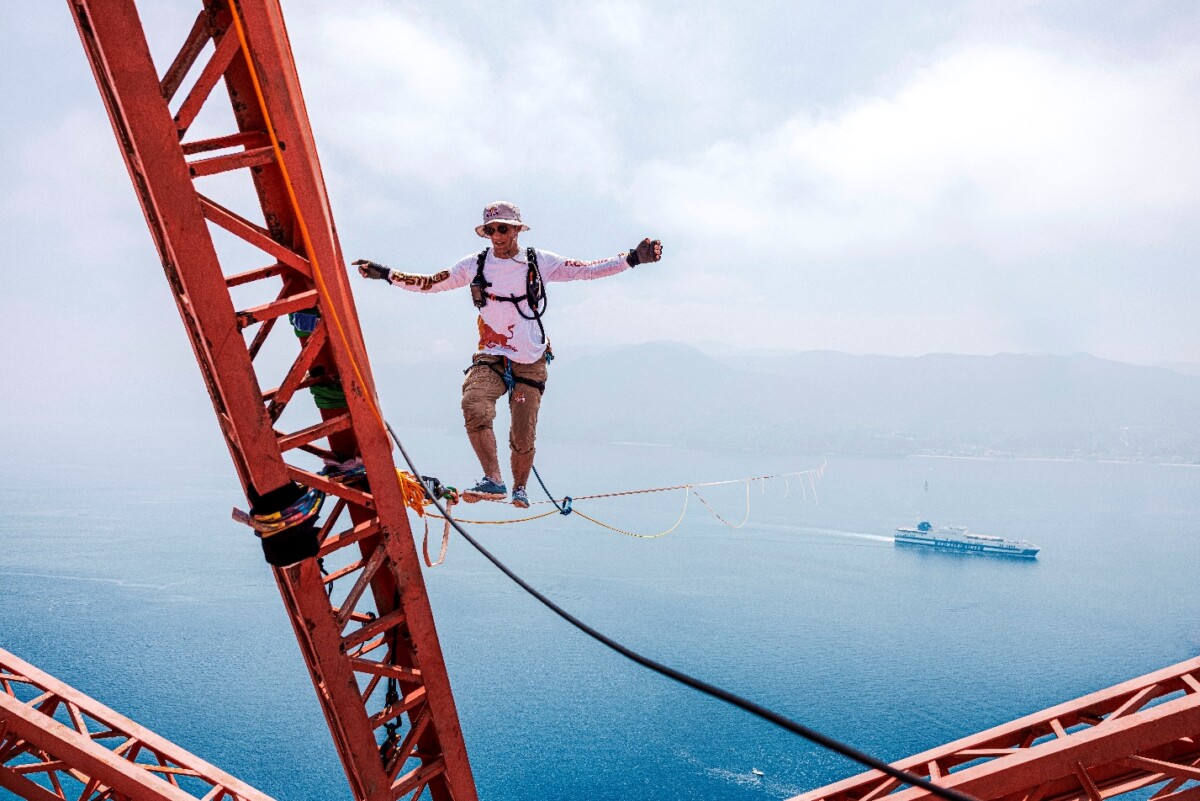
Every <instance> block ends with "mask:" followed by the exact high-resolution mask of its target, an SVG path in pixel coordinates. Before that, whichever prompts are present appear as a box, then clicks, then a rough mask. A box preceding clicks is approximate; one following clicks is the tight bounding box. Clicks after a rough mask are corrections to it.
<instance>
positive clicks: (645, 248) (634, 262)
mask: <svg viewBox="0 0 1200 801" xmlns="http://www.w3.org/2000/svg"><path fill="white" fill-rule="evenodd" d="M661 258H662V242H659V241H658V240H657V239H643V240H642V241H641V242H638V243H637V247H635V248H633V249H632V250H630V251H629V255H628V256H626V257H625V261H627V262H629V266H630V267H636V266H638V265H639V264H649V263H651V262H655V261H658V260H659V259H661Z"/></svg>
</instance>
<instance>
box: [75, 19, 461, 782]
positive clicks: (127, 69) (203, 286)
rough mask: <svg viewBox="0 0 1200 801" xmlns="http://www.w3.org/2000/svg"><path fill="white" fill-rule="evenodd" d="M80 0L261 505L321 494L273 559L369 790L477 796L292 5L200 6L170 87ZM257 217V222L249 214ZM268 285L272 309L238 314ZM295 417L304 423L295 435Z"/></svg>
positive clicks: (252, 494) (143, 195) (353, 776)
mask: <svg viewBox="0 0 1200 801" xmlns="http://www.w3.org/2000/svg"><path fill="white" fill-rule="evenodd" d="M68 3H69V5H70V7H71V11H72V13H73V15H74V17H75V21H76V25H77V27H78V30H79V34H80V37H81V39H82V41H83V45H84V48H85V50H86V51H87V55H88V58H89V60H90V62H91V65H92V70H93V72H94V74H95V77H96V81H97V84H98V85H99V88H100V92H101V95H102V96H103V99H104V103H105V105H106V107H107V110H108V113H109V117H110V119H111V121H112V125H113V130H114V132H115V134H116V137H117V142H118V144H119V146H120V149H121V153H122V155H123V156H124V158H125V162H126V165H127V166H128V168H129V174H130V177H131V178H132V180H133V184H134V187H135V189H136V191H137V194H138V198H139V200H140V201H141V205H142V209H143V211H144V213H145V216H146V221H147V223H148V225H149V228H150V232H151V234H152V236H153V237H154V241H155V244H156V246H157V249H158V252H159V255H160V257H161V260H162V266H163V269H164V271H165V273H166V276H167V280H168V281H169V283H170V286H171V289H172V291H173V293H174V296H175V300H176V303H177V305H178V308H179V314H180V317H181V318H182V320H183V323H184V328H185V329H186V330H187V333H188V336H189V338H190V340H191V343H192V348H193V351H194V353H195V356H196V359H197V361H198V363H199V365H200V368H201V372H202V373H203V376H204V380H205V382H206V384H207V387H208V390H209V393H210V395H211V396H212V401H213V406H214V408H215V411H216V415H217V419H218V422H219V424H220V428H221V431H222V433H223V434H224V437H225V440H226V442H227V444H228V448H229V452H230V454H231V456H232V458H233V462H234V465H235V467H236V469H237V472H238V476H239V477H240V479H241V482H242V485H243V487H244V488H245V490H246V493H247V497H248V498H250V500H251V510H252V511H253V512H256V513H259V514H263V515H269V514H270V513H279V514H281V515H284V516H286V515H287V514H289V513H290V512H291V511H292V510H294V509H296V508H297V506H296V504H297V502H298V501H302V500H303V499H305V498H307V499H310V500H311V499H312V498H314V497H317V496H318V495H319V494H324V495H325V496H326V497H327V501H326V503H325V507H326V509H327V510H328V511H327V514H326V515H325V517H324V520H323V522H321V523H320V525H319V527H318V526H317V525H316V520H317V519H316V517H315V516H310V517H309V518H308V519H306V520H305V521H303V523H302V525H299V526H295V527H293V528H292V529H286V530H284V531H282V532H280V533H279V534H272V535H271V536H264V550H265V551H266V552H267V554H268V561H272V562H273V563H274V564H276V566H275V567H274V574H275V578H276V580H277V582H278V585H279V590H280V593H281V595H282V597H283V601H284V604H285V606H286V608H287V612H288V614H289V616H290V618H291V621H292V624H293V627H294V629H295V633H296V637H297V639H298V640H299V643H300V649H301V652H302V653H303V655H304V658H305V660H306V662H307V664H308V668H309V671H310V673H311V676H312V680H313V685H314V687H315V688H316V691H317V695H318V697H319V699H320V702H321V705H322V707H323V710H324V713H325V717H326V720H327V722H328V724H329V728H330V731H331V732H332V734H333V739H334V742H335V744H336V747H337V750H338V754H339V756H340V758H341V761H342V764H343V767H344V768H345V771H346V775H347V777H348V778H349V781H350V785H351V788H352V791H353V795H354V797H355V798H356V799H363V800H364V801H365V800H367V799H370V801H384V799H387V801H391V800H392V799H398V798H413V799H415V798H417V797H419V796H422V794H424V793H425V792H426V791H428V794H429V795H430V796H432V798H434V799H436V800H437V801H445V800H449V799H454V801H472V800H473V799H474V798H475V797H476V793H475V786H474V781H473V778H472V775H471V769H470V765H469V763H468V760H467V753H466V747H465V745H464V742H463V736H462V731H461V728H460V725H459V721H458V715H457V711H456V709H455V704H454V698H453V696H452V694H451V689H450V683H449V679H448V677H447V674H446V668H445V664H444V661H443V657H442V652H441V647H440V645H439V642H438V637H437V632H436V630H435V627H434V621H433V616H432V613H431V610H430V607H429V601H428V598H427V596H426V592H425V585H424V581H423V578H422V575H421V567H420V563H419V560H418V556H417V552H416V549H415V547H414V545H413V540H412V533H411V530H410V527H409V522H408V510H407V508H406V506H405V498H404V493H403V491H402V488H401V486H400V483H399V482H398V481H397V477H396V473H395V464H394V462H393V459H392V451H391V443H390V441H389V439H388V435H387V432H386V430H385V427H384V423H383V420H382V418H381V416H380V413H379V410H378V405H377V401H376V394H375V387H374V384H373V381H372V377H371V373H370V369H369V365H368V361H367V355H366V348H365V347H364V344H363V340H362V334H361V331H360V329H359V323H358V318H357V315H356V313H355V309H354V304H353V300H352V298H351V295H350V290H349V284H348V281H347V277H346V271H345V267H344V261H343V258H342V254H341V249H340V246H339V244H338V240H337V234H336V231H335V228H334V223H333V217H332V213H331V211H330V207H329V202H328V198H327V197H326V192H325V185H324V179H323V177H322V174H321V170H320V166H319V163H318V159H317V152H316V148H315V145H314V142H313V136H312V131H311V129H310V127H309V122H308V115H307V112H306V110H305V106H304V100H303V97H302V95H301V92H300V85H299V80H298V78H297V75H296V69H295V64H294V62H293V58H292V52H291V47H290V44H289V42H288V38H287V33H286V30H285V27H284V21H283V16H282V12H281V10H280V8H279V4H278V2H277V0H238V1H237V2H229V1H228V0H204V1H203V7H202V9H201V10H200V12H199V14H198V16H197V17H196V19H195V22H194V24H193V25H192V27H191V29H190V31H189V32H185V31H181V32H180V33H181V38H182V40H183V45H182V47H181V48H180V50H179V52H178V55H177V56H176V57H175V58H174V60H173V61H172V63H171V64H170V66H169V67H168V68H167V69H166V70H165V71H164V72H163V73H162V74H159V72H158V71H157V70H156V68H155V66H154V63H153V60H152V58H151V54H150V50H149V47H148V45H147V42H146V37H145V34H144V32H143V28H142V25H141V22H140V19H139V16H138V13H137V9H136V7H135V4H134V2H133V1H132V0H68ZM184 33H186V35H182V34H184ZM222 84H223V86H224V92H219V91H217V90H218V87H219V86H221V85H222ZM222 95H224V97H222ZM208 109H214V110H213V111H207V110H208ZM202 111H206V116H205V118H204V119H205V120H206V121H208V120H211V119H214V118H220V119H225V120H229V123H228V126H229V129H228V130H227V131H224V132H220V133H218V134H217V135H215V136H207V137H204V138H196V137H195V136H194V135H192V134H193V128H194V127H196V128H198V127H201V126H197V125H194V124H195V123H196V120H197V117H198V115H200V114H201V112H202ZM218 174H224V177H223V178H222V179H220V181H221V182H223V183H221V184H220V185H218V186H213V187H212V188H213V189H217V188H220V186H227V185H228V182H229V181H230V176H237V177H238V178H240V179H242V180H243V181H244V183H245V185H246V187H247V188H250V187H252V189H253V192H254V195H255V196H256V197H257V200H258V206H259V207H260V208H259V209H257V210H256V211H255V213H254V214H249V215H248V216H243V215H241V214H238V213H237V212H235V211H233V210H232V208H230V205H231V204H227V205H223V204H222V203H219V202H217V200H216V199H215V198H214V196H213V194H212V191H211V190H210V189H209V185H208V184H206V183H205V182H206V180H208V181H210V182H212V181H213V179H211V178H210V177H211V176H216V175H218ZM259 211H260V212H261V219H250V218H258V216H259V215H258V212H259ZM218 230H219V231H221V232H223V233H221V234H220V236H222V237H225V238H226V239H228V235H232V237H234V238H236V240H235V241H237V242H238V245H239V247H240V252H243V253H244V252H245V251H246V248H245V246H246V245H249V246H251V247H252V248H253V249H254V250H253V252H254V253H256V254H259V255H258V258H259V261H258V262H257V264H256V265H254V266H252V268H251V269H242V270H240V271H236V270H234V271H231V270H230V268H229V267H228V266H227V263H228V262H229V261H231V259H230V258H229V257H227V256H222V255H220V254H219V252H218V251H219V250H221V249H220V248H218V241H217V240H215V239H214V232H216V231H218ZM254 292H258V293H259V297H260V299H261V302H257V303H252V304H251V305H248V306H245V305H243V306H240V307H239V306H238V305H237V304H235V298H241V297H243V296H245V295H247V294H252V293H254ZM264 292H268V293H269V294H265V295H264V294H263V293H264ZM294 313H301V314H302V315H303V316H304V317H305V318H306V319H307V320H309V321H311V322H310V324H309V325H308V328H307V329H306V330H305V331H303V332H301V331H300V330H299V328H300V327H299V326H297V330H296V331H293V327H292V326H291V325H287V324H286V323H287V321H288V319H289V318H288V315H291V314H294ZM281 317H282V318H284V322H285V324H284V325H281V326H277V325H276V323H277V321H279V319H280V318H281ZM273 333H274V334H275V336H272V334H273ZM300 333H304V334H306V335H305V336H297V334H300ZM280 340H284V341H282V342H280V343H279V345H280V347H282V349H283V350H285V351H286V352H287V353H288V356H287V357H286V359H285V361H286V362H288V363H287V365H286V367H284V368H282V369H280V370H277V371H276V372H279V373H280V375H278V376H275V379H276V381H272V382H271V383H266V384H264V382H263V381H260V375H263V374H270V372H271V367H270V366H269V365H268V364H265V363H264V362H266V361H269V360H265V359H264V358H263V357H262V354H263V353H264V346H268V345H271V346H272V347H274V346H275V345H276V342H277V341H280ZM277 349H278V348H277ZM265 387H267V388H265ZM313 388H315V389H316V390H317V391H315V392H314V393H313V395H314V397H315V398H317V399H318V400H320V398H321V397H322V396H321V395H320V394H319V393H320V391H322V390H323V391H324V397H325V398H326V399H328V398H329V397H330V396H331V395H332V396H334V397H335V401H334V402H332V403H329V402H326V403H322V404H320V406H321V408H319V409H318V408H315V407H314V405H313V404H312V403H311V402H310V401H309V400H308V394H309V393H308V392H304V391H303V390H306V389H313ZM339 390H340V391H339ZM343 394H344V399H341V398H340V396H341V395H343ZM285 412H286V414H285ZM297 416H299V417H301V418H303V419H304V420H305V422H304V423H303V424H297V425H296V426H292V427H291V428H290V429H289V428H288V427H286V426H284V424H283V420H284V419H292V418H294V417H297ZM356 458H361V463H362V466H363V467H365V472H366V477H365V481H364V480H361V478H360V479H358V480H343V479H344V476H343V479H339V478H337V477H336V474H334V475H333V476H331V475H327V474H323V473H322V472H319V469H320V468H319V466H320V464H321V460H322V459H323V460H324V462H325V464H327V465H331V464H345V463H347V462H350V461H352V460H354V459H356ZM329 507H332V508H331V509H330V508H329ZM313 556H316V557H319V558H312V557H313ZM299 557H304V558H299Z"/></svg>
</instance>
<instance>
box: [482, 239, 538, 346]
mask: <svg viewBox="0 0 1200 801" xmlns="http://www.w3.org/2000/svg"><path fill="white" fill-rule="evenodd" d="M487 254H488V252H487V248H484V249H483V250H481V251H479V255H478V256H476V257H475V277H474V278H472V279H471V302H472V303H474V304H475V308H477V309H482V308H483V307H484V306H486V305H487V302H488V301H489V300H499V301H504V302H505V303H511V304H512V305H513V307H514V308H515V309H516V310H517V314H519V315H521V317H522V318H523V319H526V320H533V321H534V322H536V323H537V324H538V330H539V331H541V334H542V342H543V343H544V342H546V328H545V326H543V325H542V315H543V314H545V313H546V306H547V299H546V287H545V283H544V282H543V281H542V271H541V270H539V269H538V262H537V251H535V250H534V249H533V248H525V263H526V270H525V294H524V295H493V294H492V293H491V292H488V291H487V290H488V287H490V286H491V285H492V283H491V281H488V280H487V279H486V278H484V277H483V265H484V264H485V263H486V262H487ZM521 301H525V305H526V306H528V307H529V314H526V313H525V312H524V311H523V310H522V309H521Z"/></svg>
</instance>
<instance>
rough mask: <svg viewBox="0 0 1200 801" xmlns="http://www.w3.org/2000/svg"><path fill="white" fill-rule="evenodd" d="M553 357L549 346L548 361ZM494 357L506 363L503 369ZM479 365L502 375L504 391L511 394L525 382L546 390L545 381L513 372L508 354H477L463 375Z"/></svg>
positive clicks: (537, 388)
mask: <svg viewBox="0 0 1200 801" xmlns="http://www.w3.org/2000/svg"><path fill="white" fill-rule="evenodd" d="M552 358H554V357H553V356H551V355H550V349H549V348H547V349H546V362H547V363H549V361H550V360H551V359H552ZM493 359H500V362H501V364H503V365H504V369H503V370H501V369H500V368H499V367H497V366H496V362H494V361H493ZM477 367H486V368H488V369H489V370H491V371H492V372H493V373H495V374H496V375H498V376H500V379H501V380H502V381H503V382H504V387H505V390H504V391H505V392H507V393H508V394H509V395H510V396H511V395H512V391H513V390H514V389H515V388H516V386H517V384H524V385H525V386H527V387H533V388H534V389H536V390H537V391H538V392H539V393H545V392H546V382H545V381H534V380H533V379H532V378H525V377H523V376H519V375H516V374H515V373H513V361H512V359H510V358H508V357H507V356H494V355H492V354H490V353H480V354H476V355H475V358H474V359H472V360H471V366H470V367H468V368H467V369H466V370H463V375H466V374H467V373H469V372H471V371H472V370H474V369H475V368H477Z"/></svg>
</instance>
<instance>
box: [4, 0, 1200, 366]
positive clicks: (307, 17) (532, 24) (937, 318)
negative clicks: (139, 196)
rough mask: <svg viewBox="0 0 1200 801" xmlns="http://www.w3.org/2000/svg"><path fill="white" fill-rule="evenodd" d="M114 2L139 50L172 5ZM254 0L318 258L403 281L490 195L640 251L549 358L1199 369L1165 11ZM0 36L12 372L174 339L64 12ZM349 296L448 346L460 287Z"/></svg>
mask: <svg viewBox="0 0 1200 801" xmlns="http://www.w3.org/2000/svg"><path fill="white" fill-rule="evenodd" d="M142 5H143V6H145V7H146V8H145V10H144V13H146V14H147V16H146V18H145V21H146V25H147V28H148V30H149V32H150V35H151V40H152V42H151V43H152V49H153V51H154V53H155V56H156V58H157V59H158V61H159V66H160V69H161V68H162V67H163V66H165V64H166V63H168V61H169V59H170V57H171V56H172V55H173V54H174V52H175V49H177V46H178V42H179V41H181V40H182V37H183V35H184V34H185V33H186V30H187V27H188V26H189V24H190V18H191V16H192V15H193V14H194V10H193V9H194V8H196V7H198V4H194V3H184V2H175V1H174V0H172V1H171V2H168V1H167V0H154V1H153V2H147V3H143V4H142ZM284 7H285V12H286V14H287V19H288V25H289V30H290V33H291V36H292V40H293V46H294V48H295V52H296V57H297V62H298V65H299V69H300V74H301V80H302V82H303V86H304V89H305V93H306V98H307V101H308V105H309V110H310V113H311V117H312V124H313V127H314V130H315V134H316V140H317V144H318V148H319V149H320V152H321V157H322V161H323V167H324V170H325V174H326V177H327V180H328V182H329V185H330V191H331V196H332V199H333V203H334V213H335V217H336V219H337V222H338V226H339V231H340V234H341V241H342V245H343V248H344V250H345V253H346V256H347V258H350V259H352V258H357V257H369V258H373V259H375V260H378V261H383V262H385V263H387V264H389V265H391V266H393V267H396V268H400V269H405V270H409V271H418V272H434V271H436V270H439V269H441V268H444V267H446V266H449V265H450V264H451V263H453V262H454V261H456V260H457V259H459V258H460V257H462V256H463V255H465V254H467V253H470V252H473V251H475V250H477V249H479V248H480V247H481V246H482V245H483V244H484V243H483V240H480V239H478V238H477V237H476V236H475V235H474V233H473V231H472V228H473V227H474V226H475V225H476V224H477V223H478V221H479V215H480V211H481V207H482V206H483V204H484V203H486V202H488V201H490V200H494V199H500V198H506V199H511V200H513V201H515V202H517V203H518V204H519V205H520V206H521V207H522V209H523V210H524V213H525V217H526V220H527V222H528V223H529V224H530V225H531V226H532V230H531V231H529V232H528V233H526V234H524V235H523V238H522V244H533V245H537V246H539V247H543V248H546V249H548V250H553V251H555V252H557V253H560V254H563V255H566V256H574V257H581V258H599V257H603V256H607V255H610V254H612V253H615V252H617V251H620V250H625V249H627V248H628V247H630V246H631V245H632V244H633V243H635V242H636V241H638V240H639V239H640V238H641V237H642V236H655V237H659V238H661V239H662V240H663V242H664V244H665V248H666V256H665V258H664V260H663V262H662V263H661V264H659V265H655V266H648V267H644V268H639V269H637V270H635V271H633V272H631V273H626V274H623V275H620V276H617V277H614V278H609V279H606V280H604V281H600V282H589V283H581V284H573V285H555V286H553V287H552V288H551V294H550V315H551V316H550V317H549V326H548V327H549V330H550V333H551V337H552V339H553V340H554V341H555V342H556V345H557V347H558V349H559V350H560V351H561V350H566V351H568V352H569V351H570V350H572V349H579V350H582V349H587V348H592V347H596V346H600V345H605V344H610V343H634V342H641V341H647V340H660V339H670V340H678V341H681V342H685V343H693V344H700V343H720V344H725V345H731V346H735V347H746V348H784V349H795V350H809V349H835V350H843V351H849V352H854V353H883V354H897V355H915V354H922V353H927V352H936V351H949V352H959V353H979V354H987V353H995V352H1003V351H1015V352H1032V353H1069V352H1075V351H1086V352H1089V353H1093V354H1096V355H1099V356H1104V357H1109V358H1114V359H1120V360H1125V361H1135V362H1163V361H1194V362H1200V326H1198V325H1197V322H1196V320H1197V318H1198V316H1197V309H1200V275H1198V271H1197V256H1198V255H1200V103H1197V98H1198V97H1200V4H1197V3H1195V2H1191V0H1188V1H1186V2H1097V1H1096V0H1086V1H1084V0H1080V2H1048V3H1022V2H1015V1H1012V2H997V3H991V2H936V3H935V2H921V3H917V2H909V3H904V2H839V3H815V2H752V3H728V2H723V3H703V2H699V3H697V2H692V3H686V4H683V3H665V2H613V3H606V4H596V3H570V4H567V3H543V2H509V3H505V4H503V5H497V4H482V3H464V2H439V3H410V2H386V1H385V0H362V1H361V2H353V3H340V2H339V3H331V2H315V1H311V0H297V1H296V2H285V3H284ZM3 24H4V29H5V31H6V34H7V35H6V36H5V40H6V44H5V47H4V48H3V49H2V50H0V66H3V70H4V76H5V78H4V81H3V93H4V96H3V108H4V114H3V117H2V118H0V134H2V135H3V140H4V147H3V149H2V150H0V171H2V172H0V178H2V180H0V225H2V226H3V230H4V233H5V239H6V244H7V248H6V250H7V252H8V257H9V258H8V259H7V262H8V266H7V268H6V273H12V275H11V277H10V280H8V281H6V285H7V286H6V288H5V290H4V291H3V292H0V319H2V320H3V322H2V323H0V325H3V328H2V329H0V330H3V331H4V332H5V336H6V339H9V338H12V339H11V341H14V342H16V341H22V340H21V338H29V337H36V339H37V340H38V341H40V342H41V353H42V355H39V356H37V357H36V359H35V358H34V357H33V356H29V355H26V356H25V357H16V359H17V360H16V367H17V369H36V368H37V367H38V365H39V364H41V363H42V362H43V361H49V362H53V360H54V359H55V358H64V359H65V358H68V357H73V358H77V359H78V358H82V357H81V354H90V355H88V356H87V357H86V358H87V359H88V361H89V363H92V364H93V365H96V364H100V365H101V366H100V367H94V369H97V370H100V369H105V370H113V369H117V370H119V369H121V364H122V362H121V361H120V358H124V359H126V360H127V359H129V358H134V357H136V358H137V359H139V360H150V361H153V360H155V359H160V358H161V359H163V360H164V361H172V362H174V361H178V360H179V356H180V354H184V355H185V356H186V352H187V351H186V343H185V341H184V337H183V332H182V329H181V327H180V326H179V323H178V320H177V318H176V317H175V316H174V310H173V306H172V305H171V301H170V298H169V295H168V294H167V291H166V284H165V281H164V280H163V278H162V275H161V271H160V269H159V268H158V265H157V258H156V256H155V254H154V252H153V249H152V246H151V241H150V237H149V235H148V233H147V231H146V228H145V224H144V222H143V220H142V217H141V213H140V210H139V208H138V206H137V202H136V198H135V195H134V193H133V190H132V189H131V187H130V185H129V180H128V178H127V176H126V174H125V170H124V166H123V164H122V163H121V159H120V157H119V154H118V151H117V148H116V145H115V142H114V140H113V136H112V132H111V129H110V128H109V125H108V122H107V119H106V116H105V114H104V110H103V107H102V105H101V102H100V98H99V95H98V93H97V91H96V88H95V84H94V82H93V80H92V77H91V74H90V71H89V68H88V66H87V62H86V60H85V58H84V56H83V52H82V49H81V47H80V44H79V40H78V37H77V35H76V33H75V31H74V27H73V24H72V22H71V19H70V15H69V13H68V9H67V5H66V3H62V2H37V3H21V4H16V5H13V7H11V8H6V10H5V22H4V23H3ZM209 122H210V124H211V125H212V126H213V130H214V131H216V130H218V129H219V128H220V126H221V124H222V121H220V120H214V121H209ZM355 287H356V292H357V297H358V300H359V302H360V305H361V308H362V316H363V320H364V326H365V327H366V329H367V338H368V346H369V347H370V348H371V350H372V353H373V354H375V355H376V357H377V358H376V363H377V365H378V364H379V363H380V362H384V363H387V362H394V361H403V360H406V359H413V358H421V357H424V356H426V355H431V354H432V355H438V356H449V355H454V354H462V355H463V358H464V359H465V358H466V355H467V354H468V353H469V352H470V350H471V349H472V345H473V339H474V326H473V325H472V322H471V321H472V310H471V308H470V303H469V300H468V297H467V295H466V293H465V292H461V293H452V294H451V295H448V296H441V297H437V298H435V297H418V296H414V295H410V294H408V293H403V292H401V291H399V290H392V289H390V288H388V287H386V286H383V285H382V284H378V283H372V284H367V283H366V282H363V281H358V280H357V279H356V283H355ZM101 337H102V341H101V339H100V338H101ZM160 340H161V341H162V342H167V343H169V344H159V343H160ZM113 352H116V353H120V354H124V356H123V357H120V358H119V357H117V356H114V355H113ZM131 354H133V355H131ZM190 369H191V370H193V371H194V367H192V368H190ZM163 375H164V376H166V375H168V373H166V372H164V373H163Z"/></svg>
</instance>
